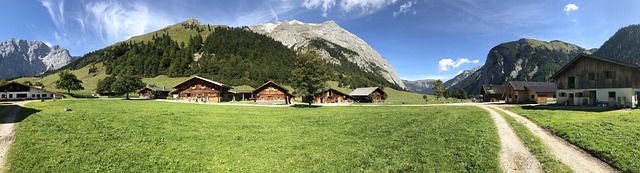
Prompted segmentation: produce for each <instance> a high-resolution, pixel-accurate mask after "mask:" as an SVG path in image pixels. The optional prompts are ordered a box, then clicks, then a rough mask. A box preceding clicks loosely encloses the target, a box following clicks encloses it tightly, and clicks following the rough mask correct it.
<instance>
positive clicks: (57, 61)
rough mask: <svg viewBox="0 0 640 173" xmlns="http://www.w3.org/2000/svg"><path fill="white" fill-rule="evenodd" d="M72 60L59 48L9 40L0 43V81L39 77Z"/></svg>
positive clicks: (19, 40)
mask: <svg viewBox="0 0 640 173" xmlns="http://www.w3.org/2000/svg"><path fill="white" fill-rule="evenodd" d="M73 60H74V59H73V57H71V55H70V54H69V51H67V50H66V49H63V48H60V46H53V47H49V46H48V45H47V44H45V43H44V42H42V41H27V40H21V39H15V38H13V39H9V40H7V41H4V42H0V79H6V78H13V77H20V76H36V75H40V74H42V73H44V72H45V71H48V70H56V69H59V68H61V67H63V66H65V65H67V64H69V63H70V62H71V61H73Z"/></svg>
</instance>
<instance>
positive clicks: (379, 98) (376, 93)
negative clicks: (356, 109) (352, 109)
mask: <svg viewBox="0 0 640 173" xmlns="http://www.w3.org/2000/svg"><path fill="white" fill-rule="evenodd" d="M349 95H350V96H351V97H353V98H354V99H355V100H356V101H358V102H384V100H385V99H386V98H387V94H386V93H385V92H384V91H382V89H380V88H378V87H368V88H356V89H355V90H353V91H352V92H351V93H350V94H349Z"/></svg>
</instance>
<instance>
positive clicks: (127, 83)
mask: <svg viewBox="0 0 640 173" xmlns="http://www.w3.org/2000/svg"><path fill="white" fill-rule="evenodd" d="M145 85H146V84H145V83H144V82H142V78H141V77H138V76H134V75H130V74H127V73H123V74H120V75H118V77H117V79H116V81H115V82H114V83H113V85H111V89H112V90H113V91H114V92H116V93H121V94H126V95H127V96H126V98H127V99H129V93H131V92H135V91H137V90H139V89H141V88H142V87H144V86H145Z"/></svg>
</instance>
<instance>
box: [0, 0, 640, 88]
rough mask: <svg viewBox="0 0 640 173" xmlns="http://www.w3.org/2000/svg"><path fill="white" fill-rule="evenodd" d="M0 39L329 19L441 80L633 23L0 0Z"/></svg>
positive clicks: (596, 15)
mask: <svg viewBox="0 0 640 173" xmlns="http://www.w3.org/2000/svg"><path fill="white" fill-rule="evenodd" d="M0 2H2V4H3V5H2V6H0V18H1V19H0V26H2V27H0V31H1V32H0V40H7V39H10V38H19V39H27V40H41V41H45V42H46V43H48V44H50V45H60V46H61V47H63V48H66V49H69V51H70V52H71V54H72V55H74V56H81V55H83V54H85V53H88V52H90V51H93V50H97V49H100V48H103V47H105V46H108V45H111V44H113V43H115V42H118V41H122V40H125V39H127V38H129V37H131V36H135V35H140V34H143V33H146V32H151V31H154V30H157V29H160V28H162V27H165V26H168V25H171V24H175V23H178V22H181V21H184V20H186V19H188V18H189V17H196V18H197V19H198V20H200V22H201V23H208V24H223V25H231V26H242V25H252V24H256V23H266V22H275V21H282V20H294V19H295V20H300V21H303V22H306V23H321V22H324V21H326V20H334V21H336V22H337V23H338V24H339V25H340V26H342V27H344V28H345V29H347V30H349V31H350V32H352V33H354V34H356V35H358V36H359V37H360V38H362V39H363V40H365V41H366V42H367V43H369V44H370V45H371V46H372V47H373V48H374V49H376V50H377V51H378V52H379V53H380V54H381V55H382V56H383V57H385V58H386V59H387V60H388V61H389V62H390V63H391V65H392V66H393V67H394V68H395V70H396V71H397V72H398V74H399V75H400V76H401V77H402V78H403V79H410V80H416V79H424V78H436V79H445V80H446V79H449V78H451V77H453V76H455V75H456V74H457V73H458V72H459V71H461V70H466V69H470V68H473V67H474V66H479V65H482V64H483V63H484V61H485V60H486V56H487V53H488V51H489V50H490V49H491V48H492V47H493V46H495V45H497V44H499V43H503V42H508V41H513V40H517V39H519V38H536V39H540V40H544V41H551V40H562V41H566V42H569V43H573V44H577V45H579V46H582V47H585V48H597V47H599V46H600V45H602V44H603V43H604V42H605V41H606V40H607V39H608V38H609V37H611V36H612V35H613V34H614V33H615V32H616V31H617V30H618V29H619V28H621V27H624V26H627V25H631V24H638V23H640V17H638V16H640V10H638V9H640V1H637V0H621V1H604V0H582V1H581V0H536V1H531V0H483V1H480V0H264V1H253V0H237V1H226V0H225V1H222V0H200V1H195V0H194V1H187V0H164V1H163V0H126V1H110V0H100V1H98V0H74V1H68V0H67V1H65V0H40V1H38V0H19V1H14V0H0Z"/></svg>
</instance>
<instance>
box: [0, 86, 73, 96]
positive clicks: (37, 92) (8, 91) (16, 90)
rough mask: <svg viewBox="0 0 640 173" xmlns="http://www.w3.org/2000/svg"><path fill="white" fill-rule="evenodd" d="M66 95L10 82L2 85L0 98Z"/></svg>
mask: <svg viewBox="0 0 640 173" xmlns="http://www.w3.org/2000/svg"><path fill="white" fill-rule="evenodd" d="M62 98H64V95H62V94H60V93H56V92H52V91H48V90H45V89H42V88H38V87H34V86H29V85H25V84H21V83H18V82H9V83H6V84H4V85H1V86H0V100H32V99H62Z"/></svg>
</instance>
